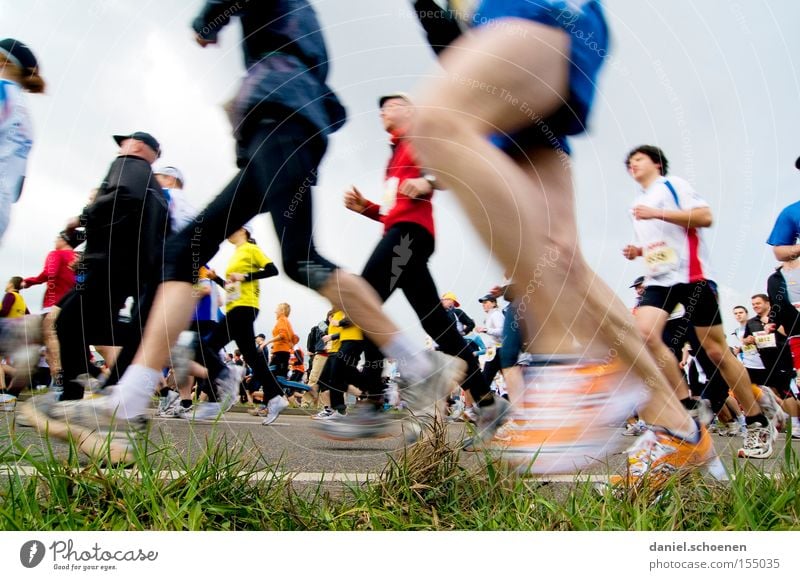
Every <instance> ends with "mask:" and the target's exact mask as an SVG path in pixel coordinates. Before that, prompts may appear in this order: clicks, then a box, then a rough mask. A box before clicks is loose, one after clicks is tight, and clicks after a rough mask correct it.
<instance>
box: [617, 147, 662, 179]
mask: <svg viewBox="0 0 800 580" xmlns="http://www.w3.org/2000/svg"><path fill="white" fill-rule="evenodd" d="M638 155H646V156H647V157H649V158H650V161H652V162H653V163H655V164H656V165H658V168H659V170H658V171H659V173H660V174H661V175H662V176H664V175H666V174H667V173H669V161H668V160H667V156H666V155H664V152H663V151H662V150H661V149H660V148H658V147H656V146H655V145H639V146H638V147H636V148H634V149H632V150H631V151H630V152H629V153H628V156H627V157H626V158H625V167H626V168H627V169H630V167H631V159H632V158H633V157H635V156H638Z"/></svg>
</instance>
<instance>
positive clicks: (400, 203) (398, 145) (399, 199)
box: [364, 137, 435, 236]
mask: <svg viewBox="0 0 800 580" xmlns="http://www.w3.org/2000/svg"><path fill="white" fill-rule="evenodd" d="M392 147H393V151H392V157H391V159H389V165H388V166H387V167H386V195H385V196H384V200H383V203H382V204H381V205H378V204H376V203H372V202H367V208H366V209H365V210H364V215H365V216H367V217H368V218H371V219H374V220H377V221H379V222H381V223H383V231H384V233H386V232H388V231H389V229H390V228H391V227H392V226H393V225H395V224H398V223H403V222H410V223H413V224H417V225H420V226H422V227H423V228H425V229H426V230H428V231H429V232H430V234H431V236H435V230H434V227H433V204H432V203H431V198H432V197H433V192H431V193H430V194H428V195H425V196H422V197H418V198H416V199H413V198H410V197H408V196H407V195H404V194H402V193H400V191H399V190H398V188H399V187H400V184H401V183H403V181H405V180H406V179H415V178H417V177H422V173H421V172H420V170H419V164H418V163H417V159H416V156H415V155H414V151H413V149H412V148H411V142H410V141H409V140H408V139H404V138H402V137H393V138H392Z"/></svg>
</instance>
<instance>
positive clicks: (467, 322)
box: [456, 308, 475, 334]
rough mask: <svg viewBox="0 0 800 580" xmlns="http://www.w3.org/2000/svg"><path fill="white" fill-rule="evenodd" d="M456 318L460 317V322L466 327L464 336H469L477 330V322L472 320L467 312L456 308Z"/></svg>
mask: <svg viewBox="0 0 800 580" xmlns="http://www.w3.org/2000/svg"><path fill="white" fill-rule="evenodd" d="M456 316H458V321H459V322H460V323H461V324H463V325H464V334H469V333H470V332H472V331H473V330H474V329H475V321H474V320H472V319H471V318H470V317H469V316H468V315H467V313H466V312H464V311H463V310H461V309H460V308H456Z"/></svg>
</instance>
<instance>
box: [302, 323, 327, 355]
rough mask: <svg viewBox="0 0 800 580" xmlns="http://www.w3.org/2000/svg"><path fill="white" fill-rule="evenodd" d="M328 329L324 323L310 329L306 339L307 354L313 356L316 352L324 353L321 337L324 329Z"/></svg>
mask: <svg viewBox="0 0 800 580" xmlns="http://www.w3.org/2000/svg"><path fill="white" fill-rule="evenodd" d="M327 328H328V324H327V323H326V322H325V321H322V322H320V323H319V324H317V325H316V326H314V327H313V328H312V329H311V332H309V333H308V339H307V340H306V350H307V351H308V353H309V354H315V353H318V352H324V351H325V341H323V340H322V337H323V336H325V329H327Z"/></svg>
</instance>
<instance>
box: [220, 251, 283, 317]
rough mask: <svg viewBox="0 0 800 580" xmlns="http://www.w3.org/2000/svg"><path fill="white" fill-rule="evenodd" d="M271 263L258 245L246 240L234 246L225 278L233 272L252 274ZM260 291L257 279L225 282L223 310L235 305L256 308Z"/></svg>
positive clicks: (230, 308)
mask: <svg viewBox="0 0 800 580" xmlns="http://www.w3.org/2000/svg"><path fill="white" fill-rule="evenodd" d="M271 263H272V260H270V259H269V258H267V256H266V255H264V252H262V251H261V249H260V248H259V247H258V246H256V245H255V244H251V243H249V242H246V243H244V244H242V245H240V246H239V247H237V248H236V251H235V252H234V253H233V256H232V257H231V259H230V261H229V262H228V268H227V269H226V270H225V277H226V278H227V277H228V276H230V275H231V274H233V273H234V272H237V273H239V274H252V273H253V272H257V271H259V270H261V269H262V268H263V267H264V266H266V265H267V264H271ZM260 292H261V291H260V288H259V285H258V280H253V281H251V282H234V283H233V284H226V285H225V293H226V297H225V312H230V311H231V310H233V309H234V308H236V307H237V306H250V307H252V308H258V307H259V295H260Z"/></svg>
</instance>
